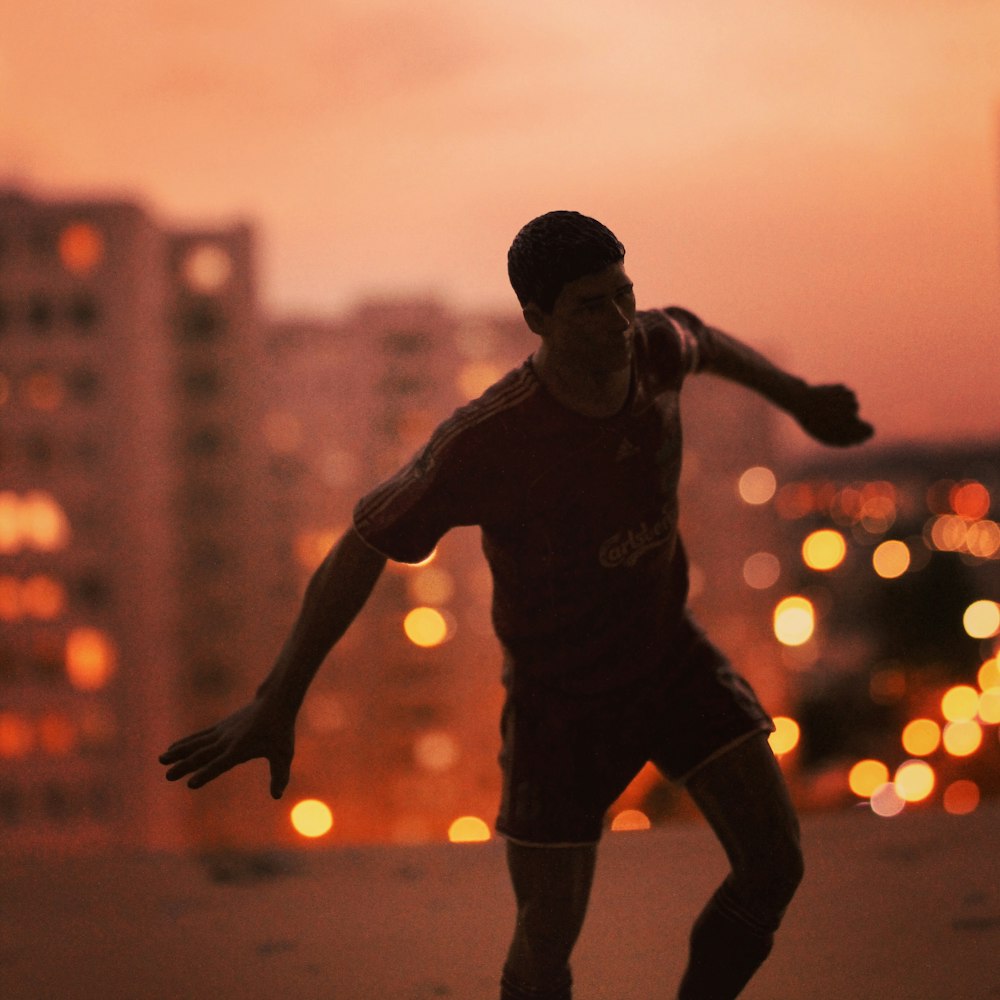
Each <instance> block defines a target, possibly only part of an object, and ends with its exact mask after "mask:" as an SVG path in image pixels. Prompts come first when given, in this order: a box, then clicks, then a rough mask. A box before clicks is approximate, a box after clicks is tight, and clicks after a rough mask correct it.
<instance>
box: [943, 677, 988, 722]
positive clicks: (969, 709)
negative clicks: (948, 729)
mask: <svg viewBox="0 0 1000 1000" xmlns="http://www.w3.org/2000/svg"><path fill="white" fill-rule="evenodd" d="M978 711H979V692H978V691H977V690H976V689H975V688H974V687H970V686H969V685H968V684H956V685H955V687H952V688H949V689H948V690H947V691H946V692H945V693H944V695H943V696H942V698H941V714H942V715H943V716H944V717H945V719H947V720H948V722H966V721H968V720H969V719H974V718H975V717H976V713H977V712H978Z"/></svg>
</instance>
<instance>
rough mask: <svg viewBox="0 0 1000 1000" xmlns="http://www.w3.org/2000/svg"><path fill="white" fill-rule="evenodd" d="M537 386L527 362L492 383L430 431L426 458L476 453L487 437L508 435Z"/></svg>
mask: <svg viewBox="0 0 1000 1000" xmlns="http://www.w3.org/2000/svg"><path fill="white" fill-rule="evenodd" d="M540 388H541V384H540V383H539V381H538V377H537V376H536V375H535V373H534V370H533V369H532V367H531V365H530V363H528V362H527V361H526V362H525V363H524V364H522V365H521V366H520V367H518V368H515V369H513V370H512V371H510V372H508V373H507V374H506V375H505V376H504V377H503V378H501V379H500V380H499V381H498V382H494V383H493V385H491V386H490V387H489V388H488V389H487V390H486V391H485V392H484V393H483V394H482V395H481V396H479V397H477V398H476V399H473V400H471V401H470V402H468V403H466V404H465V405H464V406H460V407H459V408H458V409H457V410H455V412H454V413H452V415H451V416H450V417H448V419H447V420H445V421H444V422H443V423H441V424H440V425H439V426H438V428H437V429H436V430H435V431H434V433H433V435H432V436H431V439H430V441H429V442H428V445H427V451H428V452H429V453H430V455H429V457H430V458H431V460H432V461H433V460H434V459H435V458H442V457H445V456H452V455H461V454H462V453H463V452H471V453H476V452H478V451H479V449H480V447H481V446H482V445H483V444H484V443H485V442H486V441H488V440H489V439H490V438H503V437H507V436H509V434H510V432H511V430H512V428H513V427H514V426H515V425H517V424H518V423H519V422H521V421H523V420H524V419H525V415H526V413H527V411H529V410H530V408H531V405H532V402H533V400H534V399H536V398H537V396H538V393H539V390H540Z"/></svg>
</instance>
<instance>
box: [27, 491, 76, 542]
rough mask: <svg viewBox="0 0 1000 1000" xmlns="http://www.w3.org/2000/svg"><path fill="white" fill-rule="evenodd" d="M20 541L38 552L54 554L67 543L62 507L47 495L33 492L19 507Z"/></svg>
mask: <svg viewBox="0 0 1000 1000" xmlns="http://www.w3.org/2000/svg"><path fill="white" fill-rule="evenodd" d="M20 521H21V537H22V541H23V542H24V543H25V544H26V545H28V546H31V547H33V548H35V549H37V550H38V551H40V552H56V551H58V550H59V549H62V548H65V546H66V544H67V543H68V542H69V536H70V527H69V520H68V519H67V517H66V514H65V512H64V511H63V509H62V507H60V505H59V503H58V501H56V500H55V499H54V498H53V497H52V496H50V495H49V494H48V493H45V492H43V491H41V490H34V491H32V492H31V493H28V494H26V495H25V497H24V499H23V500H22V501H21V505H20Z"/></svg>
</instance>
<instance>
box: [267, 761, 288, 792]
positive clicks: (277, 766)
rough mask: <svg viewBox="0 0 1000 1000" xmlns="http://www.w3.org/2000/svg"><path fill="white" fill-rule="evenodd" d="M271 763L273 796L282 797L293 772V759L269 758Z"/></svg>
mask: <svg viewBox="0 0 1000 1000" xmlns="http://www.w3.org/2000/svg"><path fill="white" fill-rule="evenodd" d="M268 763H269V764H270V765H271V798H272V799H280V798H281V796H282V795H283V794H284V792H285V789H286V788H287V787H288V780H289V778H290V777H291V773H292V760H291V758H290V757H288V758H284V757H283V758H280V759H278V758H275V757H272V758H270V759H269V761H268Z"/></svg>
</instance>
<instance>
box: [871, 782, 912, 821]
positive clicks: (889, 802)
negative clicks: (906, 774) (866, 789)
mask: <svg viewBox="0 0 1000 1000" xmlns="http://www.w3.org/2000/svg"><path fill="white" fill-rule="evenodd" d="M905 808H906V802H905V801H904V800H903V799H902V798H900V795H899V793H898V792H897V791H896V786H895V785H894V784H893V783H892V782H891V781H888V782H886V783H885V784H884V785H879V787H878V788H876V789H875V791H874V792H872V797H871V811H872V812H873V813H875V815H876V816H882V817H884V818H886V819H888V818H890V817H892V816H898V815H899V814H900V813H901V812H902V811H903V810H904V809H905Z"/></svg>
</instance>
